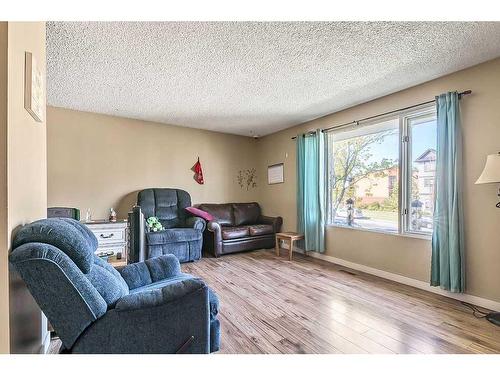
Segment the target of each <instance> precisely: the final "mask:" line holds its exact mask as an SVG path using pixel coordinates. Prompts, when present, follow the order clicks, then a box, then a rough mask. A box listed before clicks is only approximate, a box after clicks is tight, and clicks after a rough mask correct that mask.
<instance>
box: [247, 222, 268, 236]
mask: <svg viewBox="0 0 500 375" xmlns="http://www.w3.org/2000/svg"><path fill="white" fill-rule="evenodd" d="M248 231H249V232H250V236H262V235H264V234H272V233H274V228H273V226H272V225H269V224H256V225H250V226H249V227H248Z"/></svg>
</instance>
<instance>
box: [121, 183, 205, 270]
mask: <svg viewBox="0 0 500 375" xmlns="http://www.w3.org/2000/svg"><path fill="white" fill-rule="evenodd" d="M189 206H191V196H190V195H189V193H188V192H186V191H184V190H181V189H168V188H161V189H144V190H141V191H140V192H139V193H138V194H137V205H136V206H135V207H134V208H133V209H132V212H131V213H130V214H129V221H130V239H131V241H130V246H131V247H130V257H129V258H130V261H131V262H142V261H143V260H146V259H150V258H154V257H157V256H160V255H165V254H174V255H175V256H176V257H177V258H178V259H179V261H180V262H181V263H184V262H191V261H195V260H198V259H200V258H201V248H202V244H203V231H204V230H205V226H206V223H205V220H203V219H201V218H199V217H194V216H191V215H189V214H188V213H187V212H186V210H185V208H186V207H189ZM151 216H155V217H157V218H158V219H159V221H160V222H161V224H162V225H163V227H164V228H165V230H163V231H159V232H152V231H149V230H148V228H147V225H146V220H147V219H148V218H149V217H151Z"/></svg>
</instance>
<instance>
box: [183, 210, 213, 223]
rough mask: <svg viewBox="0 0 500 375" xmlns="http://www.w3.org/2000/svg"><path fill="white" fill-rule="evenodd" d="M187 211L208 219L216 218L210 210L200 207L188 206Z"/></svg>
mask: <svg viewBox="0 0 500 375" xmlns="http://www.w3.org/2000/svg"><path fill="white" fill-rule="evenodd" d="M186 211H187V212H189V213H190V214H192V215H194V216H198V217H201V218H202V219H205V220H206V221H212V220H213V219H214V217H213V216H212V215H210V214H209V213H208V212H206V211H203V210H200V209H199V208H196V207H186Z"/></svg>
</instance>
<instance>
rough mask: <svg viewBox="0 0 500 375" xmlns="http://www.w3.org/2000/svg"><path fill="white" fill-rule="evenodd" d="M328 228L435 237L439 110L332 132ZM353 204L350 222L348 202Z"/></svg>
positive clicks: (329, 156)
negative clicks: (349, 200) (332, 226)
mask: <svg viewBox="0 0 500 375" xmlns="http://www.w3.org/2000/svg"><path fill="white" fill-rule="evenodd" d="M327 147H328V150H327V152H328V164H329V165H328V171H329V176H328V182H329V190H328V199H329V205H328V207H329V223H330V224H331V225H334V226H344V227H345V226H348V227H350V228H354V229H365V230H371V231H378V232H385V233H395V234H406V233H408V234H416V235H424V236H427V235H430V234H432V215H433V210H434V179H435V170H436V115H435V107H434V106H427V107H421V108H419V109H418V110H414V111H408V112H405V113H400V114H397V115H394V116H389V117H387V116H386V117H383V118H382V117H381V118H379V119H375V120H374V121H371V122H370V123H366V124H360V125H358V126H355V127H350V128H346V129H341V130H337V131H332V132H330V133H328V142H327ZM347 199H352V200H353V201H354V220H352V221H351V222H350V223H349V224H348V223H347V220H346V218H347V213H346V200H347Z"/></svg>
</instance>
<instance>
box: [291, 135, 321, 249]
mask: <svg viewBox="0 0 500 375" xmlns="http://www.w3.org/2000/svg"><path fill="white" fill-rule="evenodd" d="M325 152H326V150H325V134H323V132H322V131H321V130H319V129H318V130H316V132H315V133H314V134H301V135H298V136H297V223H298V224H297V227H298V231H299V232H300V233H304V241H303V245H304V250H306V251H318V252H320V253H322V252H324V251H325V197H326V194H325V190H326V183H325Z"/></svg>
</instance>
